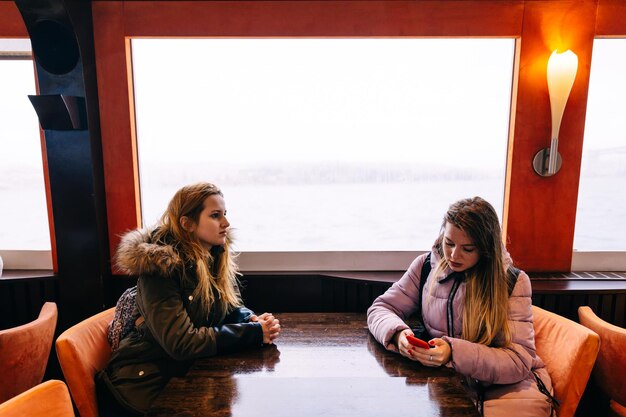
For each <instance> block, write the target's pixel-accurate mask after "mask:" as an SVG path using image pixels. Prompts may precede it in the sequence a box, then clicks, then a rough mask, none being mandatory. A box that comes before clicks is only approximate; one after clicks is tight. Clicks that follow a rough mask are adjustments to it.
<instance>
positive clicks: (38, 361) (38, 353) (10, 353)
mask: <svg viewBox="0 0 626 417" xmlns="http://www.w3.org/2000/svg"><path fill="white" fill-rule="evenodd" d="M57 315H58V312H57V305H56V304H55V303H45V304H44V305H43V307H42V308H41V311H40V312H39V317H38V318H37V319H36V320H34V321H31V322H30V323H27V324H24V325H22V326H18V327H13V328H11V329H6V330H0V375H1V378H0V403H1V402H3V401H6V400H8V399H9V398H12V397H15V396H16V395H18V394H21V393H22V392H24V391H26V390H28V389H30V388H32V387H34V386H35V385H37V384H39V383H40V382H41V381H42V380H43V375H44V373H45V371H46V365H47V364H48V357H49V356H50V348H51V347H52V341H53V340H54V330H55V328H56V325H57Z"/></svg>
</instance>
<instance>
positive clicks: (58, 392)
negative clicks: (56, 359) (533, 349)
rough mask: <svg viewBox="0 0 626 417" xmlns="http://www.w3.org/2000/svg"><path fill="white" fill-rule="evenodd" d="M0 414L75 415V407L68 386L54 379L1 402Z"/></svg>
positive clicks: (12, 416) (4, 416)
mask: <svg viewBox="0 0 626 417" xmlns="http://www.w3.org/2000/svg"><path fill="white" fill-rule="evenodd" d="M0 416H2V417H24V416H28V417H74V407H72V399H71V398H70V393H69V392H68V391H67V386H66V385H65V384H64V383H63V381H57V380H54V379H52V380H50V381H46V382H44V383H43V384H39V385H37V386H35V387H33V388H31V389H29V390H28V391H26V392H23V393H21V394H19V395H17V396H16V397H13V398H11V399H10V400H8V401H6V402H3V403H2V404H0Z"/></svg>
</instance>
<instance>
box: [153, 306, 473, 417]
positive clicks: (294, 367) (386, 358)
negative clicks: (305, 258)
mask: <svg viewBox="0 0 626 417" xmlns="http://www.w3.org/2000/svg"><path fill="white" fill-rule="evenodd" d="M277 317H278V318H279V319H280V322H281V325H282V329H283V330H282V331H281V336H280V338H279V339H278V341H277V343H276V345H273V346H266V347H263V348H262V349H258V350H249V351H244V352H239V353H234V354H230V355H224V356H218V357H213V358H206V359H202V360H198V361H196V363H195V364H194V366H193V367H192V368H191V370H190V371H189V372H188V374H187V375H186V376H185V377H181V378H174V379H172V380H171V381H170V383H169V384H168V385H167V387H166V388H165V390H164V391H163V393H162V394H161V396H160V397H159V398H158V400H157V401H156V403H155V404H154V406H153V407H152V409H151V410H150V412H149V413H148V415H149V416H172V415H185V416H232V417H244V416H245V417H261V416H272V417H298V416H315V417H322V416H359V417H365V416H379V417H380V416H393V417H401V416H412V417H414V416H424V417H426V416H478V413H477V411H476V408H475V407H474V404H473V403H472V401H471V398H470V397H469V395H468V393H467V392H466V390H465V389H464V388H463V386H462V385H461V380H460V378H459V377H458V376H457V375H456V374H455V373H454V372H453V371H451V370H449V369H445V368H427V367H424V366H422V365H420V364H419V363H416V362H412V361H410V360H408V359H406V358H403V357H401V356H400V355H397V354H394V353H390V352H387V351H386V350H385V349H384V348H383V347H382V346H380V345H379V344H378V342H376V341H375V340H374V338H373V337H372V336H371V335H370V334H369V332H368V330H367V325H366V317H365V315H364V314H353V313H284V314H277Z"/></svg>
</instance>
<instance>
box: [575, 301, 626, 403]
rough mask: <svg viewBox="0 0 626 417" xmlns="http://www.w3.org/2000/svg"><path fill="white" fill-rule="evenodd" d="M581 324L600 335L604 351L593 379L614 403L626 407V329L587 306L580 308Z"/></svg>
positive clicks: (594, 368) (601, 350)
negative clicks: (625, 378) (598, 314)
mask: <svg viewBox="0 0 626 417" xmlns="http://www.w3.org/2000/svg"><path fill="white" fill-rule="evenodd" d="M578 318H579V320H580V324H582V325H583V326H585V327H587V328H589V329H591V330H593V331H594V332H596V333H598V335H599V336H600V343H601V345H602V349H600V352H599V353H598V359H597V360H596V365H595V366H594V367H593V379H594V381H595V382H596V384H597V385H598V386H599V387H600V389H601V390H602V391H603V392H604V393H605V394H606V395H607V396H608V397H609V398H610V399H611V400H613V401H615V402H617V403H619V404H621V405H622V407H625V406H626V384H625V383H624V376H625V375H626V329H623V328H621V327H618V326H615V325H613V324H611V323H608V322H606V321H604V320H602V319H601V318H600V317H598V316H597V315H596V314H595V313H594V312H593V310H591V308H589V307H587V306H583V307H579V308H578Z"/></svg>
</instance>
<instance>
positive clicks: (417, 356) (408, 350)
mask: <svg viewBox="0 0 626 417" xmlns="http://www.w3.org/2000/svg"><path fill="white" fill-rule="evenodd" d="M408 334H410V335H412V334H413V332H412V331H411V330H409V329H405V330H402V331H399V332H398V333H396V334H395V335H394V337H393V341H394V343H395V344H396V346H397V347H398V351H399V352H400V354H401V355H402V356H405V357H407V358H409V359H411V360H413V361H417V362H420V363H421V364H422V365H424V366H430V367H438V366H441V365H445V364H446V363H448V361H449V360H450V357H451V356H452V349H451V348H450V345H449V344H448V342H446V341H445V340H443V339H440V338H436V339H431V340H430V341H429V342H428V344H429V345H431V346H435V347H434V348H430V349H423V348H420V347H417V346H413V345H412V344H410V343H409V341H408V340H407V339H406V336H407V335H408Z"/></svg>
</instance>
